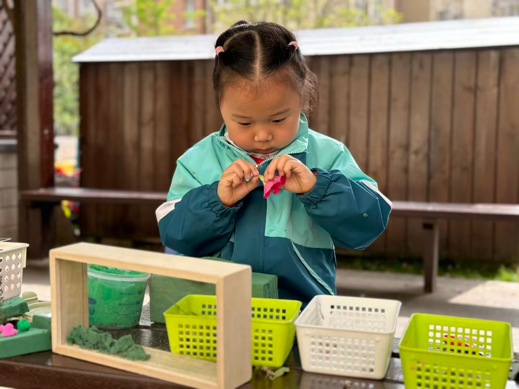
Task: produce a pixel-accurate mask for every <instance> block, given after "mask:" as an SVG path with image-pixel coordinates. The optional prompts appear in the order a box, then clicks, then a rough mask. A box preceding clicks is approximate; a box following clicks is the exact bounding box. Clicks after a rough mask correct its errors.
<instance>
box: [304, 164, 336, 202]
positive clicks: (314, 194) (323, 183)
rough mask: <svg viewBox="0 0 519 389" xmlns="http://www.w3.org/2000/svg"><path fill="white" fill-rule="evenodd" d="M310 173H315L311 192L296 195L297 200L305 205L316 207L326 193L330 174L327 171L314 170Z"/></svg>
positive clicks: (330, 180)
mask: <svg viewBox="0 0 519 389" xmlns="http://www.w3.org/2000/svg"><path fill="white" fill-rule="evenodd" d="M311 171H312V173H316V175H315V176H316V178H317V181H316V182H315V185H314V187H313V188H312V190H311V191H309V192H306V193H303V194H300V195H297V198H298V199H299V200H300V201H301V202H302V203H303V204H304V205H305V206H311V205H317V203H319V202H320V201H321V200H322V199H323V197H324V196H325V195H326V193H327V192H328V187H329V186H330V183H331V182H332V179H331V174H330V172H329V171H327V170H324V169H320V168H314V169H311Z"/></svg>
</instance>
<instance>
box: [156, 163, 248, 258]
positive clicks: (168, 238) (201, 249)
mask: <svg viewBox="0 0 519 389" xmlns="http://www.w3.org/2000/svg"><path fill="white" fill-rule="evenodd" d="M217 188H218V181H216V182H214V183H212V184H210V185H202V184H201V183H200V182H199V181H198V180H197V179H196V178H195V177H194V176H193V175H192V174H191V173H190V171H189V170H188V169H187V168H186V166H185V165H183V164H182V162H181V161H180V160H179V161H178V162H177V168H176V170H175V174H174V175H173V180H172V183H171V188H170V190H169V193H168V199H167V200H168V201H167V202H166V203H164V204H162V205H161V206H160V207H159V208H158V209H157V211H156V215H157V220H158V223H159V231H160V238H161V241H162V244H163V245H164V246H166V247H168V248H170V249H173V250H175V251H177V252H179V253H182V254H184V255H188V256H194V257H203V256H208V255H213V254H214V253H217V252H219V251H221V250H222V249H223V247H224V246H225V244H226V243H227V242H228V241H229V239H230V237H231V234H232V232H233V231H234V225H235V218H236V213H237V212H238V210H239V209H240V207H241V203H238V204H236V206H234V207H232V208H231V207H226V206H224V205H223V204H222V202H221V201H220V198H219V197H218V194H217Z"/></svg>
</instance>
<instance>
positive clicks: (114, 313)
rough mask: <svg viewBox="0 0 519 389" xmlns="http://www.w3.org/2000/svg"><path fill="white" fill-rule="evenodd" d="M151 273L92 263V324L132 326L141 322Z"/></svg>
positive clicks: (109, 326) (90, 297) (90, 280)
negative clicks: (143, 303)
mask: <svg viewBox="0 0 519 389" xmlns="http://www.w3.org/2000/svg"><path fill="white" fill-rule="evenodd" d="M147 280H148V275H147V274H146V273H140V272H135V271H127V270H122V269H114V268H107V267H104V266H98V265H92V266H90V267H89V269H88V310H89V319H90V325H91V326H97V327H99V328H106V329H122V328H131V327H134V326H136V325H137V324H139V319H140V316H141V311H142V302H143V299H144V293H145V291H146V284H147Z"/></svg>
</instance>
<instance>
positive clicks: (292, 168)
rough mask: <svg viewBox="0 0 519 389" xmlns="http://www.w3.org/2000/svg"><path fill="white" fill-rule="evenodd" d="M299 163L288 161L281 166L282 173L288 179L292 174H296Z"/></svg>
mask: <svg viewBox="0 0 519 389" xmlns="http://www.w3.org/2000/svg"><path fill="white" fill-rule="evenodd" d="M298 165H299V161H294V160H289V161H287V162H286V163H285V165H284V166H283V172H284V173H285V175H286V176H287V178H289V177H290V176H291V175H292V173H293V172H297V168H298Z"/></svg>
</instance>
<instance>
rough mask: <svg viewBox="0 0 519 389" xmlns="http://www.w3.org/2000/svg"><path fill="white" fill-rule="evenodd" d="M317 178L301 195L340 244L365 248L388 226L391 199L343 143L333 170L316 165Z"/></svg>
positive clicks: (306, 204)
mask: <svg viewBox="0 0 519 389" xmlns="http://www.w3.org/2000/svg"><path fill="white" fill-rule="evenodd" d="M312 171H314V172H315V174H316V177H317V182H316V184H315V186H314V187H313V188H312V190H311V191H309V192H307V193H305V194H302V195H298V196H297V197H298V198H299V200H300V201H301V202H302V203H303V205H304V207H305V209H306V212H307V213H308V215H309V216H310V217H312V218H313V219H314V220H315V221H317V223H318V224H319V225H320V226H321V227H322V228H323V229H325V230H326V231H327V232H328V233H329V234H330V235H331V237H332V239H333V242H334V244H335V245H337V246H342V247H346V248H348V249H365V248H366V247H368V246H369V245H370V244H371V243H373V242H374V241H375V239H377V237H378V236H379V235H380V234H382V232H383V231H384V230H385V229H386V226H387V222H388V219H389V214H390V212H391V206H392V204H391V201H389V200H388V199H387V198H386V197H385V196H384V195H383V194H382V193H380V192H379V190H378V188H377V184H376V182H375V181H374V180H372V179H371V178H369V177H368V176H366V175H365V174H364V173H363V172H362V171H361V170H360V168H359V167H358V165H357V163H356V162H355V160H354V159H353V157H352V155H351V154H350V152H349V151H348V149H347V148H346V147H345V146H343V145H341V146H340V150H339V152H338V154H337V156H336V157H335V159H334V161H333V163H332V166H331V167H330V169H329V170H324V169H320V168H316V169H312Z"/></svg>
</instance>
